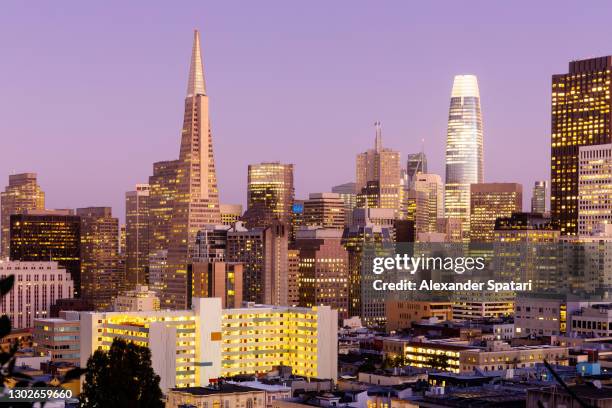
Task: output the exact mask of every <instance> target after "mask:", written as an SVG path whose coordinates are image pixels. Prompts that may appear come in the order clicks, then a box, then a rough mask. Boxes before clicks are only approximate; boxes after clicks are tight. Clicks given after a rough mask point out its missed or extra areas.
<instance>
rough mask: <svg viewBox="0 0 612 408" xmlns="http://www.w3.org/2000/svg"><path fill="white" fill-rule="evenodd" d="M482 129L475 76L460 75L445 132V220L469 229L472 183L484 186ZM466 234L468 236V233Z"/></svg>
mask: <svg viewBox="0 0 612 408" xmlns="http://www.w3.org/2000/svg"><path fill="white" fill-rule="evenodd" d="M483 180H484V177H483V130H482V114H481V110H480V92H479V90H478V80H477V78H476V76H475V75H457V76H455V80H454V82H453V90H452V93H451V102H450V109H449V113H448V130H447V133H446V184H445V193H444V211H445V216H446V217H452V218H461V219H462V220H463V221H462V228H463V230H464V231H465V232H468V231H469V229H470V184H474V183H482V182H483ZM466 235H467V234H466Z"/></svg>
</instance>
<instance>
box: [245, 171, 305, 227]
mask: <svg viewBox="0 0 612 408" xmlns="http://www.w3.org/2000/svg"><path fill="white" fill-rule="evenodd" d="M294 195H295V192H294V188H293V164H281V163H279V162H273V163H259V164H249V173H248V185H247V211H246V212H245V213H244V217H243V218H244V220H245V222H246V225H247V226H248V227H249V228H253V227H267V226H268V225H270V224H271V223H272V222H274V221H280V222H282V223H290V222H291V214H292V206H293V200H294Z"/></svg>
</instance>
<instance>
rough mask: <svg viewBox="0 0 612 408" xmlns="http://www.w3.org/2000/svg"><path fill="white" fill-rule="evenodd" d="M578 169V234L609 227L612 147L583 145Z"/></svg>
mask: <svg viewBox="0 0 612 408" xmlns="http://www.w3.org/2000/svg"><path fill="white" fill-rule="evenodd" d="M578 150H579V153H578V155H579V158H578V160H579V162H578V163H579V166H578V170H579V171H578V235H581V236H583V235H591V234H593V233H594V232H595V230H596V229H597V227H598V225H599V224H612V144H604V145H595V146H582V147H580V149H578Z"/></svg>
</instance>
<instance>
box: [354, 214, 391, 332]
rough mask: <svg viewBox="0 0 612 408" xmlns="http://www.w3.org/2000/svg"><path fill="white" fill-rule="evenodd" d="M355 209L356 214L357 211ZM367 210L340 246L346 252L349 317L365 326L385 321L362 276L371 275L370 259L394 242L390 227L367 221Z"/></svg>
mask: <svg viewBox="0 0 612 408" xmlns="http://www.w3.org/2000/svg"><path fill="white" fill-rule="evenodd" d="M358 210H359V209H356V210H355V212H358ZM368 210H371V209H365V210H361V211H363V212H364V213H365V214H364V217H363V220H362V221H361V222H359V223H358V224H353V225H352V226H351V227H347V228H345V229H344V232H343V235H342V244H343V245H344V247H345V248H346V250H347V252H348V256H349V257H348V284H349V288H348V290H349V292H348V293H349V304H348V315H349V316H351V317H352V316H360V317H361V318H362V319H364V320H365V323H366V324H368V325H369V324H376V323H377V322H380V321H381V320H384V314H385V310H384V309H385V305H384V302H382V303H381V302H380V301H378V302H371V301H370V298H368V297H367V296H365V295H366V293H365V292H363V291H362V288H364V287H365V284H364V283H363V282H362V276H366V274H367V276H373V275H372V273H371V262H372V257H373V256H374V254H375V253H376V251H380V250H384V249H385V248H387V246H388V245H391V244H392V243H393V228H392V227H387V226H382V225H374V224H373V223H372V222H370V220H369V218H368V212H369V211H368Z"/></svg>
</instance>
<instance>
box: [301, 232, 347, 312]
mask: <svg viewBox="0 0 612 408" xmlns="http://www.w3.org/2000/svg"><path fill="white" fill-rule="evenodd" d="M342 233H343V231H342V230H341V229H331V228H308V229H301V230H299V231H297V233H296V238H295V244H294V248H295V249H297V250H298V251H299V257H300V261H299V276H300V292H299V299H300V300H299V305H300V306H305V307H313V306H317V305H327V306H331V308H332V309H334V310H337V311H338V318H340V319H346V318H348V317H349V315H348V305H349V289H348V286H349V282H348V272H349V271H348V252H347V251H346V249H345V248H344V246H343V245H342Z"/></svg>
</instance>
